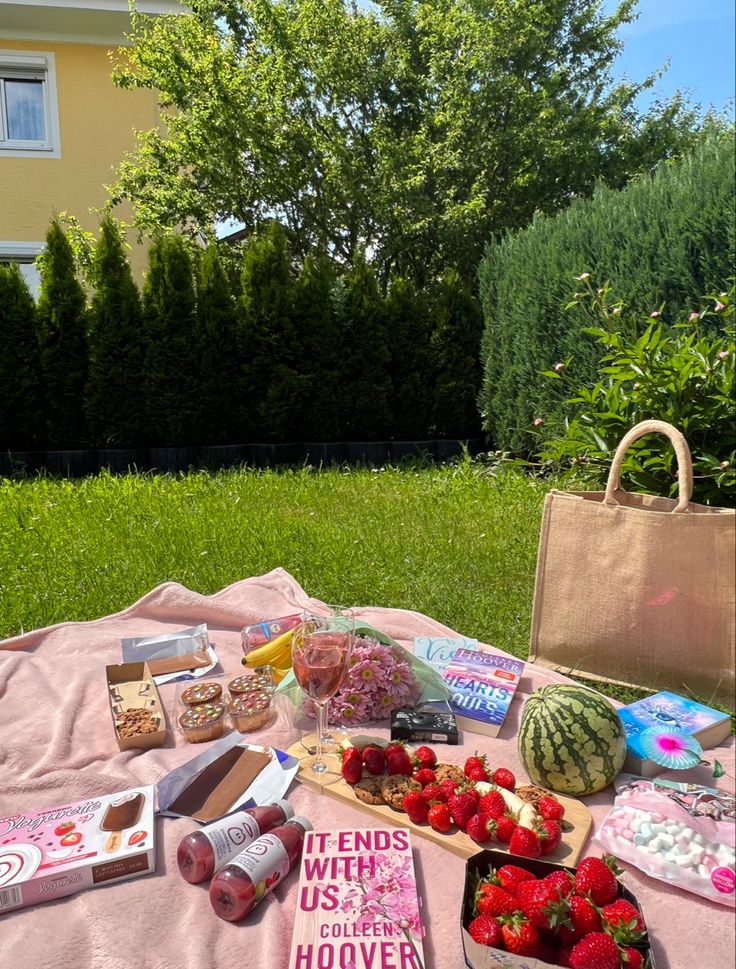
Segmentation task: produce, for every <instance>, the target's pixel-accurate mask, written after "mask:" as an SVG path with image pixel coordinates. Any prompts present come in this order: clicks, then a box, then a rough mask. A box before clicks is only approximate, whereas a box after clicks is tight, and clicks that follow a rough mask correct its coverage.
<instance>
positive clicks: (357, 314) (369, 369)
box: [340, 254, 392, 441]
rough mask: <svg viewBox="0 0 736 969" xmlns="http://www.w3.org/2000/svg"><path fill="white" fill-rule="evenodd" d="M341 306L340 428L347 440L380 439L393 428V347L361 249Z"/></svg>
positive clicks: (376, 286) (347, 280)
mask: <svg viewBox="0 0 736 969" xmlns="http://www.w3.org/2000/svg"><path fill="white" fill-rule="evenodd" d="M345 310H346V317H345V322H346V328H345V331H344V334H343V341H342V345H343V353H344V357H345V364H344V367H343V370H342V372H343V374H344V377H343V385H342V387H341V389H340V396H341V398H342V400H343V401H344V405H343V414H344V422H345V423H344V428H343V433H344V434H345V435H346V437H347V439H348V440H351V441H359V440H366V441H376V440H382V439H385V438H387V437H389V436H390V433H391V418H392V414H391V371H390V366H391V350H390V348H389V343H388V331H387V327H386V308H385V304H384V301H383V299H382V298H381V296H380V294H379V291H378V285H377V283H376V277H375V275H374V273H373V270H372V269H371V267H370V266H369V265H368V264H367V262H366V261H365V258H364V257H363V256H362V255H361V254H358V255H357V256H356V257H355V260H354V263H353V268H352V269H351V271H350V272H349V273H348V275H347V277H346V278H345Z"/></svg>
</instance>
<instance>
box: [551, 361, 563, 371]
mask: <svg viewBox="0 0 736 969" xmlns="http://www.w3.org/2000/svg"><path fill="white" fill-rule="evenodd" d="M552 369H553V370H554V372H555V373H561V372H562V371H563V370H564V369H565V364H564V363H556V364H555V365H554V367H553V368H552Z"/></svg>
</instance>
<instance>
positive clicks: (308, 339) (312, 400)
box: [292, 256, 343, 441]
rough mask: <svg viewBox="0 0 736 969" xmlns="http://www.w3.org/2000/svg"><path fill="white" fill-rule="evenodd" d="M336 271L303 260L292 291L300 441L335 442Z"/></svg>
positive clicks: (339, 349) (324, 262) (319, 261)
mask: <svg viewBox="0 0 736 969" xmlns="http://www.w3.org/2000/svg"><path fill="white" fill-rule="evenodd" d="M334 285H335V271H334V267H333V265H332V264H331V262H330V261H329V260H328V259H327V258H325V257H319V256H318V257H312V256H307V258H306V259H305V260H304V262H303V263H302V267H301V270H300V272H299V276H298V277H297V280H296V283H295V285H294V299H293V310H292V320H293V325H294V330H295V334H296V339H297V342H298V347H299V359H298V360H297V362H296V364H295V369H296V371H297V375H298V376H297V386H298V390H299V398H300V403H299V408H298V414H299V418H298V425H297V426H298V432H299V435H298V436H299V437H301V438H302V439H303V440H305V441H335V440H337V439H338V438H339V437H340V406H339V401H340V394H341V390H342V381H341V380H340V368H341V364H342V362H343V342H342V337H343V328H342V327H341V325H340V322H339V316H338V314H337V313H336V312H335V307H334V303H333V299H332V293H333V287H334Z"/></svg>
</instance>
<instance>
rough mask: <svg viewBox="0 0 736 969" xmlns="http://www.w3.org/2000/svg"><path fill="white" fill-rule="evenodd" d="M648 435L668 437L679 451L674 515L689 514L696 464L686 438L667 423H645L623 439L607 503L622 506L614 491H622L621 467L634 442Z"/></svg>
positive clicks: (676, 452) (610, 478)
mask: <svg viewBox="0 0 736 969" xmlns="http://www.w3.org/2000/svg"><path fill="white" fill-rule="evenodd" d="M646 434H664V436H665V437H667V438H669V441H670V444H671V445H672V447H673V448H674V449H675V455H676V457H677V470H678V483H679V484H678V489H679V490H678V498H677V504H676V505H675V507H674V508H673V509H672V511H673V513H674V512H680V513H681V512H686V511H687V509H688V505H689V504H690V499H691V498H692V496H693V462H692V459H691V457H690V448H689V447H688V445H687V441H686V440H685V436H684V435H683V434H682V433H681V432H680V431H678V430H677V428H676V427H673V426H672V424H668V423H667V422H666V421H642V422H641V424H636V425H635V426H634V427H632V428H631V430H630V431H629V432H628V433H627V434H625V435H624V436H623V437H622V438H621V441H620V442H619V445H618V447H617V448H616V453H615V454H614V456H613V461H612V462H611V470H610V472H609V474H608V482H607V483H606V497H605V498H604V503H605V504H606V505H618V502H617V501H616V498H615V496H614V492H616V491H620V490H621V466H622V465H623V463H624V457H625V455H626V452H627V451H628V449H629V448H630V447H631V445H632V444H633V443H634V441H638V440H639V438H640V437H644V436H645V435H646Z"/></svg>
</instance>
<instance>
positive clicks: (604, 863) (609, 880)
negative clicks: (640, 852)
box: [575, 855, 619, 905]
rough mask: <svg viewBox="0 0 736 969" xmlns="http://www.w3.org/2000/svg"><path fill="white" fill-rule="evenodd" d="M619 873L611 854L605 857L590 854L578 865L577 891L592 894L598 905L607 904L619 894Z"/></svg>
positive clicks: (581, 893) (579, 893)
mask: <svg viewBox="0 0 736 969" xmlns="http://www.w3.org/2000/svg"><path fill="white" fill-rule="evenodd" d="M617 874H619V871H618V869H617V868H616V862H615V861H614V859H613V858H612V857H611V856H610V855H606V856H605V857H604V858H593V857H592V856H590V855H589V856H588V857H587V858H583V860H582V861H581V862H580V864H579V865H578V869H577V872H576V873H575V891H576V892H577V893H578V895H590V897H591V898H592V899H593V901H594V902H595V904H596V905H605V904H606V903H607V902H612V901H613V900H614V898H615V897H616V896H617V895H618V882H617V881H616V875H617Z"/></svg>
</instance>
